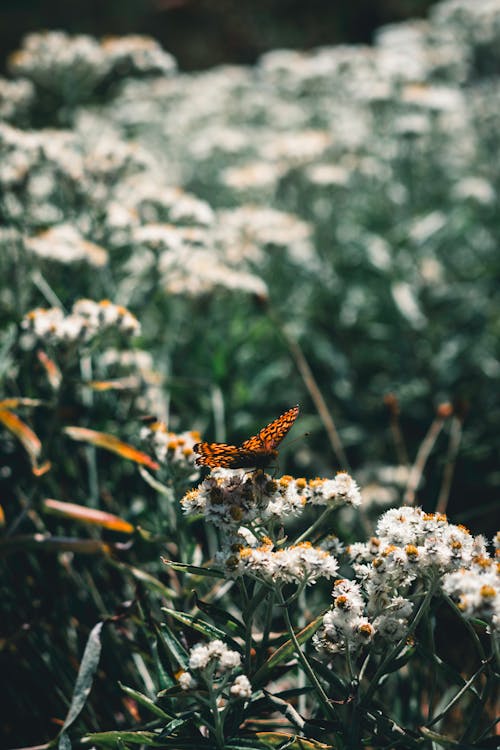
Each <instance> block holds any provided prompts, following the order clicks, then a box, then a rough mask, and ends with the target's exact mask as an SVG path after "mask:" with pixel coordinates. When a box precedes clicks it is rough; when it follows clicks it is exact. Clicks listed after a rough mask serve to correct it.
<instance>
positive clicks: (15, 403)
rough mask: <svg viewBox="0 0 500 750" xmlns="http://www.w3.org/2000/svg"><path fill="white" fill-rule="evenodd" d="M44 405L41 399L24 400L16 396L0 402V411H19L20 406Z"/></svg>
mask: <svg viewBox="0 0 500 750" xmlns="http://www.w3.org/2000/svg"><path fill="white" fill-rule="evenodd" d="M40 404H43V401H41V400H40V399H39V398H24V397H23V396H16V397H14V398H4V399H2V400H1V401H0V409H17V408H18V407H20V406H40Z"/></svg>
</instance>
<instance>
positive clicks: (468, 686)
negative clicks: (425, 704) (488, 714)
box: [425, 664, 488, 727]
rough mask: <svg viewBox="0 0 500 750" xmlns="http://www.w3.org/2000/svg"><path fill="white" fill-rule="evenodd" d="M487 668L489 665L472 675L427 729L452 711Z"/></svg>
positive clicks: (483, 665) (428, 724)
mask: <svg viewBox="0 0 500 750" xmlns="http://www.w3.org/2000/svg"><path fill="white" fill-rule="evenodd" d="M487 666H488V665H487V664H482V665H481V666H480V667H479V669H478V670H476V672H474V674H473V675H472V677H471V678H470V680H467V682H466V683H465V685H463V686H462V687H461V688H460V690H459V691H458V693H456V694H455V695H454V696H453V698H452V699H451V700H450V701H449V702H448V703H447V704H446V706H445V707H444V708H443V710H442V711H440V713H439V714H438V715H437V716H435V717H434V718H433V719H432V721H428V722H427V723H426V725H425V726H426V727H431V726H432V725H433V724H436V723H437V722H438V721H440V720H441V719H442V718H443V717H444V716H445V715H446V714H447V713H448V711H449V710H450V708H452V706H454V705H455V703H456V702H457V701H459V700H460V698H461V697H462V695H464V693H466V692H467V690H468V689H469V688H470V687H471V686H472V683H473V682H474V680H476V679H477V678H478V677H479V675H480V674H481V672H484V670H485V669H486V668H487ZM476 697H479V696H476Z"/></svg>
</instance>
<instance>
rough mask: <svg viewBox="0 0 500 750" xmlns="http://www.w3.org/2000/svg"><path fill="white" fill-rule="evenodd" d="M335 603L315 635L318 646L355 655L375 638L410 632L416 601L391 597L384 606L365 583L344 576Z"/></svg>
mask: <svg viewBox="0 0 500 750" xmlns="http://www.w3.org/2000/svg"><path fill="white" fill-rule="evenodd" d="M332 596H333V606H332V608H331V609H330V610H329V611H328V612H327V613H326V614H325V615H324V617H323V624H322V627H321V629H320V630H319V631H318V632H317V633H316V635H315V636H314V638H313V643H314V646H315V648H316V649H317V650H318V651H320V652H321V653H323V654H325V655H328V656H332V655H334V654H339V653H345V652H346V651H347V650H348V651H349V653H351V654H355V653H356V652H358V651H359V650H360V649H362V648H363V647H364V646H366V645H367V644H368V643H370V642H371V641H372V640H374V639H375V641H376V643H378V644H379V646H380V647H382V648H383V646H384V643H387V642H389V643H394V642H397V641H399V640H400V639H401V638H402V637H403V636H404V635H405V633H406V631H407V628H408V620H409V618H410V616H411V614H412V612H413V604H412V603H411V602H410V601H409V600H408V599H406V598H404V597H402V596H392V597H387V599H386V600H385V602H384V603H383V605H382V606H381V605H380V602H379V601H375V600H373V599H370V598H369V597H368V596H367V593H366V590H365V587H364V584H363V582H357V581H351V580H348V579H345V578H343V579H340V580H338V581H335V585H334V587H333V592H332Z"/></svg>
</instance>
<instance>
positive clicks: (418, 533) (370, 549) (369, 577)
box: [349, 507, 486, 594]
mask: <svg viewBox="0 0 500 750" xmlns="http://www.w3.org/2000/svg"><path fill="white" fill-rule="evenodd" d="M349 554H350V557H351V559H352V561H353V565H354V569H355V571H356V574H357V575H358V576H359V577H361V578H363V579H365V581H366V584H367V586H368V587H369V588H370V589H371V590H372V591H373V593H375V592H376V591H380V593H381V594H383V592H384V591H386V592H387V591H389V590H390V589H391V587H392V588H395V589H396V588H398V589H399V588H404V587H406V586H409V585H410V583H411V582H412V581H415V580H417V579H434V580H437V579H438V578H439V577H441V576H443V575H444V574H445V573H447V572H450V571H452V570H458V569H459V568H461V567H470V565H471V564H472V560H473V558H474V557H477V556H484V555H486V550H485V544H484V540H483V538H482V537H473V536H472V534H471V533H470V532H469V531H468V529H466V528H465V527H464V526H456V525H455V524H450V523H448V521H447V519H446V516H444V515H442V514H438V513H424V511H423V510H421V509H420V508H412V507H402V508H392V509H391V510H388V511H387V512H386V513H384V514H383V515H382V516H381V517H380V519H379V521H378V523H377V528H376V536H375V537H374V538H372V539H371V540H370V541H369V542H366V543H356V544H352V545H351V546H350V547H349Z"/></svg>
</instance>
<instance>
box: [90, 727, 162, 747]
mask: <svg viewBox="0 0 500 750" xmlns="http://www.w3.org/2000/svg"><path fill="white" fill-rule="evenodd" d="M120 741H121V742H123V743H125V744H126V743H127V742H130V744H132V745H146V746H147V747H159V746H161V745H162V744H163V742H162V741H161V740H158V739H157V735H156V734H155V733H154V732H144V731H139V732H117V731H111V732H93V733H92V734H86V735H85V736H84V737H82V738H81V740H80V742H82V743H85V744H90V743H93V744H96V745H100V746H101V747H113V748H114V747H116V745H117V743H118V742H120Z"/></svg>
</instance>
